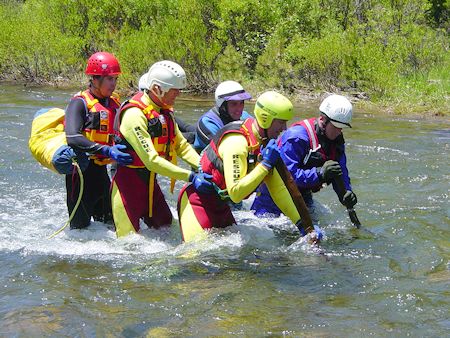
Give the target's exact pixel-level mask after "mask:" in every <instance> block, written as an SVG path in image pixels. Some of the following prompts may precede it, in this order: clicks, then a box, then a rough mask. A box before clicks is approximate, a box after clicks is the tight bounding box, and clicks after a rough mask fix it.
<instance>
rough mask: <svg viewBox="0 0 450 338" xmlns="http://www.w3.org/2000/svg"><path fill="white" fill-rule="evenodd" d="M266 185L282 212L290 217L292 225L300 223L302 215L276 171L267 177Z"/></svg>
mask: <svg viewBox="0 0 450 338" xmlns="http://www.w3.org/2000/svg"><path fill="white" fill-rule="evenodd" d="M264 183H266V185H267V188H268V189H269V193H270V196H271V197H272V199H273V201H274V202H275V204H276V205H277V206H278V208H280V210H281V212H282V213H283V214H285V215H286V216H287V217H289V218H290V220H291V221H292V223H294V224H295V223H296V222H297V221H299V220H300V215H299V213H298V211H297V207H296V206H295V204H294V201H293V200H292V197H291V194H290V193H289V191H288V189H287V188H286V185H285V184H284V182H283V180H282V179H281V177H280V174H278V171H277V170H276V169H273V172H272V173H271V174H269V175H267V176H266V179H265V180H264Z"/></svg>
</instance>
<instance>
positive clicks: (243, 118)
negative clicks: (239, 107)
mask: <svg viewBox="0 0 450 338" xmlns="http://www.w3.org/2000/svg"><path fill="white" fill-rule="evenodd" d="M248 118H254V117H253V115H251V114H250V113H248V112H247V111H245V110H244V111H243V112H242V115H241V120H246V119H248Z"/></svg>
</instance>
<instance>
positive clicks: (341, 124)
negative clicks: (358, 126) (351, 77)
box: [319, 94, 353, 128]
mask: <svg viewBox="0 0 450 338" xmlns="http://www.w3.org/2000/svg"><path fill="white" fill-rule="evenodd" d="M319 110H320V112H321V113H322V114H323V115H325V116H326V117H327V118H328V119H329V120H330V122H331V123H332V124H333V125H334V126H335V127H337V128H347V127H350V128H351V127H352V126H351V125H350V122H351V121H352V114H353V108H352V104H351V103H350V101H349V100H348V99H347V98H346V97H344V96H342V95H336V94H333V95H330V96H328V97H327V98H326V99H325V100H323V101H322V103H321V104H320V107H319Z"/></svg>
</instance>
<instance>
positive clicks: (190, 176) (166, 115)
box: [111, 60, 214, 237]
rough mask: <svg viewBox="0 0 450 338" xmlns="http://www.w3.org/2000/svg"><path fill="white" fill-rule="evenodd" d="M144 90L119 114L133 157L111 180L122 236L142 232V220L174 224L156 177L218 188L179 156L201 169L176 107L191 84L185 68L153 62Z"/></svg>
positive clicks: (125, 142) (203, 188) (122, 136)
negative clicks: (179, 162)
mask: <svg viewBox="0 0 450 338" xmlns="http://www.w3.org/2000/svg"><path fill="white" fill-rule="evenodd" d="M144 80H145V85H144V86H145V87H144V88H147V89H144V90H143V91H140V92H138V93H137V94H135V95H134V96H133V97H132V98H131V99H130V100H128V101H126V102H124V104H123V105H122V107H121V109H120V112H119V114H118V116H117V118H116V122H115V128H116V131H117V132H118V134H119V138H120V139H121V140H120V141H119V144H123V145H126V146H127V147H128V149H129V150H130V154H131V155H132V157H133V162H132V163H131V164H129V165H127V166H121V167H118V169H117V172H116V174H115V176H114V177H113V183H112V195H111V196H112V197H111V198H112V211H113V216H114V222H115V225H116V234H117V236H118V237H121V236H125V235H127V234H130V233H136V232H139V230H140V224H139V221H140V219H143V221H144V223H146V224H147V226H149V227H155V228H158V227H161V226H164V225H170V224H171V223H172V212H171V211H170V208H169V206H168V204H167V202H166V200H165V198H164V195H163V193H162V191H161V188H160V186H159V184H158V181H157V175H163V176H167V177H170V178H171V191H172V192H173V188H174V183H175V179H178V180H184V181H186V182H192V183H193V185H194V186H195V187H196V188H197V189H198V190H199V191H203V192H208V191H210V192H213V191H214V188H213V186H212V183H211V182H209V181H208V180H207V178H208V177H209V176H208V175H205V174H203V173H196V172H194V171H192V170H188V169H184V168H181V167H179V166H178V165H177V156H178V157H180V158H181V159H183V160H184V161H185V162H186V163H187V164H188V165H189V166H190V167H191V168H197V166H198V163H199V155H198V154H197V152H196V151H195V150H194V148H192V146H191V145H190V144H189V143H188V142H187V141H186V139H185V138H184V136H183V135H182V134H181V132H180V130H179V129H178V126H177V123H176V122H175V119H174V113H173V105H174V103H175V100H176V98H177V97H178V95H179V94H180V90H181V89H183V88H185V87H186V73H185V71H184V69H183V68H182V67H181V66H180V65H179V64H177V63H175V62H173V61H167V60H164V61H159V62H156V63H155V64H153V65H152V66H151V67H150V69H149V71H148V73H147V75H146V77H145V79H144Z"/></svg>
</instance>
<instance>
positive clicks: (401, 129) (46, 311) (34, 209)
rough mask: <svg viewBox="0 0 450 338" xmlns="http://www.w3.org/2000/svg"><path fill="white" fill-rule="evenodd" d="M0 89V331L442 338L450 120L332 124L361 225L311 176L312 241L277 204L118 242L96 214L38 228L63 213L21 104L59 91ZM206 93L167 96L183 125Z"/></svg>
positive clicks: (366, 115)
mask: <svg viewBox="0 0 450 338" xmlns="http://www.w3.org/2000/svg"><path fill="white" fill-rule="evenodd" d="M0 93H1V96H0V131H1V136H0V226H1V231H0V263H1V271H2V273H1V275H0V297H1V304H0V336H4V337H6V336H7V337H29V336H39V337H41V336H68V337H74V336H81V337H93V336H109V337H112V336H119V337H136V336H138V337H139V336H157V337H165V336H166V337H185V336H190V337H207V336H230V335H239V336H247V337H250V336H252V337H253V336H260V337H261V336H276V337H280V336H288V337H290V336H292V337H298V336H340V337H345V336H354V337H355V336H356V337H359V336H369V335H373V336H432V337H443V336H448V335H449V332H450V316H449V305H450V298H449V296H450V294H449V279H450V272H449V268H450V266H449V249H450V245H449V243H450V242H449V238H450V236H449V235H450V232H449V217H450V211H449V210H450V204H449V182H450V170H449V168H450V156H449V155H450V149H449V148H450V121H448V120H440V121H422V120H417V119H406V118H399V117H392V116H382V117H380V116H378V115H373V114H371V113H370V112H364V111H360V110H358V109H357V110H356V113H355V115H356V116H355V118H354V121H353V125H354V128H353V129H351V130H346V131H345V136H346V141H347V144H348V146H347V152H348V158H349V164H348V166H349V170H350V174H351V177H352V183H353V187H354V190H355V192H356V194H357V196H358V200H359V203H358V204H357V206H356V208H355V209H356V211H357V213H358V216H359V219H360V220H361V222H362V224H363V226H362V229H361V230H357V229H355V228H354V227H353V226H352V224H351V223H350V221H349V218H348V216H347V214H346V211H345V209H344V208H343V207H342V206H341V205H340V204H339V202H338V201H337V198H336V196H335V194H334V193H333V192H332V189H331V188H326V189H323V190H322V191H321V192H320V193H319V194H316V196H315V199H316V201H317V202H318V205H319V208H318V209H319V212H318V213H317V215H318V216H317V218H318V222H319V223H320V226H321V227H322V228H323V229H324V231H325V232H326V237H325V240H324V241H323V242H322V245H321V252H318V251H317V250H313V249H311V248H310V247H309V246H308V245H305V244H304V243H303V241H301V240H298V237H297V234H296V231H295V228H294V227H293V226H292V225H291V224H290V222H289V221H288V220H287V219H286V218H285V217H282V218H280V219H263V218H259V219H257V218H255V217H254V216H253V214H251V213H250V212H248V211H239V212H236V219H237V222H238V225H236V226H234V227H230V228H229V229H226V230H223V231H220V232H216V233H213V234H211V236H209V238H208V239H207V240H205V241H203V242H199V243H194V244H182V243H181V241H180V233H179V230H178V228H177V220H176V219H175V220H174V223H173V225H172V228H171V229H167V230H151V229H144V230H143V231H142V234H141V235H133V236H129V237H126V238H123V239H120V240H118V239H116V238H115V234H114V232H112V231H111V230H109V229H108V228H107V227H106V226H105V225H104V224H101V223H93V224H92V225H91V226H90V228H89V229H88V230H68V229H66V230H64V231H63V232H62V233H61V234H59V235H58V236H56V237H55V238H53V239H48V236H49V235H51V234H52V233H53V232H54V231H56V230H57V229H58V228H59V227H61V226H62V225H63V224H64V222H65V221H66V220H67V217H68V215H67V211H66V207H65V190H64V183H63V181H64V179H63V177H62V176H58V175H56V174H54V173H52V172H50V171H49V170H46V169H44V168H43V167H42V166H40V165H39V164H38V163H37V162H36V161H35V160H34V159H33V158H32V156H31V155H30V153H29V150H28V145H27V143H28V136H29V131H30V126H31V121H32V118H33V115H34V113H35V112H36V111H37V110H38V109H40V108H42V107H53V106H57V107H64V106H65V105H66V103H67V101H68V99H69V97H70V95H71V92H70V91H68V90H55V89H47V88H28V87H20V86H8V85H2V86H1V87H0ZM211 104H212V101H209V102H205V101H192V100H189V101H187V100H186V101H180V102H179V103H178V104H177V114H178V115H179V116H180V117H182V118H183V119H185V120H187V121H189V122H194V121H195V120H196V118H198V117H199V116H200V114H201V113H202V112H203V111H205V110H206V109H207V108H208V107H209V106H210V105H211ZM248 108H249V109H251V107H248ZM297 108H298V109H297V112H298V113H297V115H298V117H297V118H304V117H310V116H312V115H313V114H314V113H315V111H316V109H315V108H314V107H312V106H309V107H308V106H304V107H303V106H299V107H297ZM181 184H182V183H177V186H176V187H177V190H179V188H180V187H181ZM162 186H163V189H164V190H167V188H168V181H167V180H165V179H163V180H162ZM166 196H167V198H168V201H169V203H170V206H171V207H172V210H173V211H174V215H176V214H175V208H176V197H177V196H176V194H174V195H170V194H169V193H167V194H166ZM249 204H250V203H249V202H246V203H245V204H244V205H245V206H246V207H247V208H248V207H249Z"/></svg>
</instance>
